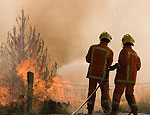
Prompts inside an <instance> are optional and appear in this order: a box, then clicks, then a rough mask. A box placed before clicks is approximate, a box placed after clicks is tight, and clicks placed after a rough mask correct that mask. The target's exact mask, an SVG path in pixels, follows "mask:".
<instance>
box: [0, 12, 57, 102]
mask: <svg viewBox="0 0 150 115" xmlns="http://www.w3.org/2000/svg"><path fill="white" fill-rule="evenodd" d="M28 20H29V17H26V16H25V15H24V10H22V11H21V16H19V17H18V18H16V22H17V27H15V26H14V27H13V31H12V32H8V39H7V42H6V43H2V45H1V47H0V75H1V76H3V78H1V79H0V82H1V85H0V90H1V91H2V92H1V93H4V94H5V93H6V92H8V93H7V94H5V95H6V96H10V97H9V100H8V102H9V101H13V100H14V99H16V98H18V96H19V95H25V94H24V93H25V87H26V82H27V80H26V79H27V72H28V71H32V72H34V73H35V81H34V82H35V89H38V91H39V90H41V91H42V90H44V89H43V88H46V86H47V84H48V82H50V81H52V78H53V77H54V76H56V70H57V63H56V62H51V63H50V57H49V56H48V53H47V50H48V49H47V47H45V45H44V41H43V40H42V39H41V38H40V33H36V29H35V27H34V28H32V27H31V25H29V24H28ZM48 85H49V84H48ZM2 88H3V89H7V90H5V92H3V90H2ZM38 91H36V90H35V93H37V92H38Z"/></svg>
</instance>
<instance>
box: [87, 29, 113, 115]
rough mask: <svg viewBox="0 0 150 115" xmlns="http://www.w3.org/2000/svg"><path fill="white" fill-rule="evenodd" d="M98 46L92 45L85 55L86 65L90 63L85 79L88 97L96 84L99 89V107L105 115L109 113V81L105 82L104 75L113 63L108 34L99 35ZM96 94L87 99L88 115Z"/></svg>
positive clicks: (90, 112) (110, 38)
mask: <svg viewBox="0 0 150 115" xmlns="http://www.w3.org/2000/svg"><path fill="white" fill-rule="evenodd" d="M99 38H100V44H96V45H92V46H90V48H89V51H88V53H87V55H86V61H87V63H90V65H89V70H88V73H87V78H89V90H88V96H89V95H90V94H91V93H92V92H93V91H94V90H95V89H96V86H97V83H100V82H101V81H102V83H101V84H100V88H101V94H102V95H101V106H102V108H103V110H104V112H105V113H108V112H110V97H109V79H108V80H106V79H104V78H105V75H106V71H107V69H108V67H110V66H111V64H112V62H113V51H112V50H111V49H110V48H109V47H108V43H109V42H110V41H111V40H112V37H111V36H110V34H109V33H108V32H103V33H102V34H101V35H100V37H99ZM95 97H96V93H95V94H94V95H93V96H92V97H91V98H90V99H89V101H88V103H87V109H88V114H92V111H93V108H94V103H95Z"/></svg>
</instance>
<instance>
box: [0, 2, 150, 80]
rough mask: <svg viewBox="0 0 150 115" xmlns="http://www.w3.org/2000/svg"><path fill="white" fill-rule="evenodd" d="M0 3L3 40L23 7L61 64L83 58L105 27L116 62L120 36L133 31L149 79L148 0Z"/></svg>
mask: <svg viewBox="0 0 150 115" xmlns="http://www.w3.org/2000/svg"><path fill="white" fill-rule="evenodd" d="M0 3H1V4H0V17H1V18H0V30H1V31H0V37H1V39H0V41H1V42H2V41H6V36H7V31H9V30H11V28H12V26H13V25H15V17H16V16H17V15H18V14H19V11H20V10H21V8H22V7H23V8H24V9H25V12H26V14H29V16H30V23H31V24H32V25H35V26H36V28H37V31H39V32H40V33H41V36H42V37H43V39H44V40H45V42H46V45H47V46H48V49H49V54H50V55H51V56H52V57H53V58H54V59H55V60H56V61H58V63H59V66H62V65H64V64H67V63H70V62H71V61H73V60H76V59H84V56H85V55H86V53H87V50H88V48H89V46H90V45H91V44H94V43H98V42H99V40H98V36H99V34H100V33H101V32H103V31H105V30H106V31H108V32H110V34H111V35H112V37H113V41H112V42H111V44H110V47H111V48H112V49H113V50H114V53H115V57H114V61H115V62H116V61H117V57H118V53H119V51H120V49H121V37H122V36H123V35H124V34H126V33H130V34H131V35H132V36H133V37H134V38H135V41H136V43H135V47H134V48H135V49H136V51H137V52H138V54H139V56H140V57H141V59H142V70H141V71H140V73H139V76H145V79H148V78H147V77H146V76H148V75H149V74H150V73H149V57H150V54H149V52H148V50H149V48H150V47H149V36H150V32H149V31H150V26H149V25H150V21H149V20H150V14H149V10H150V7H149V6H150V1H149V0H144V1H137V0H132V1H131V0H122V1H120V0H114V1H110V0H107V1H106V0H92V1H91V0H44V1H43V0H32V1H31V0H24V1H19V0H13V1H10V0H1V1H0ZM3 38H4V39H3ZM142 78H143V77H141V78H139V79H142Z"/></svg>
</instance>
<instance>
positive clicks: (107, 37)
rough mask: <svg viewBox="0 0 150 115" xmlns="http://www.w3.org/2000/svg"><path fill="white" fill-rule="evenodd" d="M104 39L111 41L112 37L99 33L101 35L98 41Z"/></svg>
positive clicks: (106, 33)
mask: <svg viewBox="0 0 150 115" xmlns="http://www.w3.org/2000/svg"><path fill="white" fill-rule="evenodd" d="M104 38H106V39H108V40H112V37H111V35H110V34H109V33H108V32H103V33H101V35H100V36H99V39H100V40H102V39H104Z"/></svg>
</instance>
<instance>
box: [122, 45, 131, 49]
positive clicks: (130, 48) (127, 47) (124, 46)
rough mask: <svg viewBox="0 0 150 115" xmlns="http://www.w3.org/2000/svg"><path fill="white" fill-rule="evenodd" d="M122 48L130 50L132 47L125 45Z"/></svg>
mask: <svg viewBox="0 0 150 115" xmlns="http://www.w3.org/2000/svg"><path fill="white" fill-rule="evenodd" d="M123 48H130V49H132V46H129V45H125V46H123Z"/></svg>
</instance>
